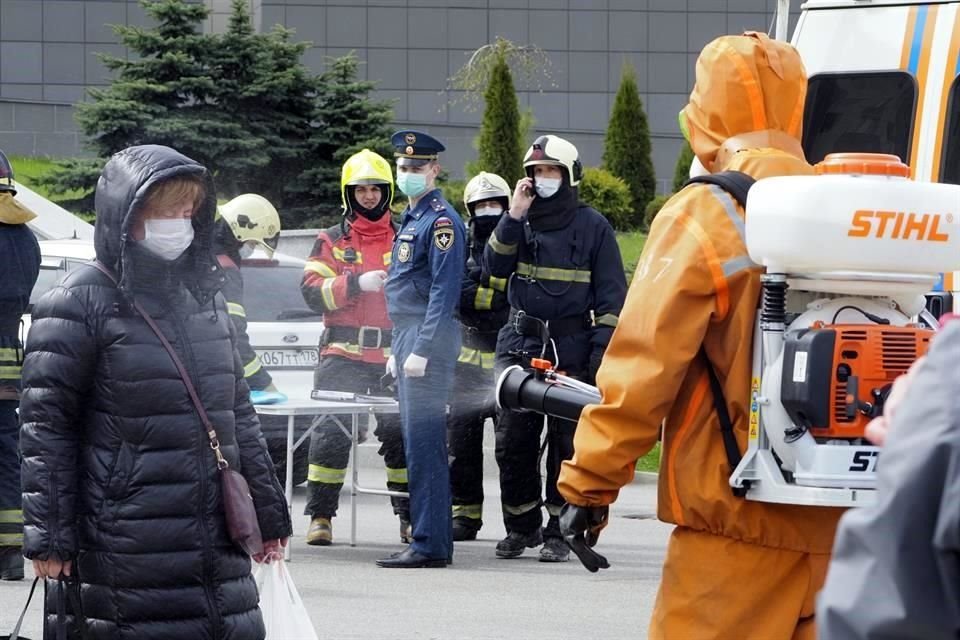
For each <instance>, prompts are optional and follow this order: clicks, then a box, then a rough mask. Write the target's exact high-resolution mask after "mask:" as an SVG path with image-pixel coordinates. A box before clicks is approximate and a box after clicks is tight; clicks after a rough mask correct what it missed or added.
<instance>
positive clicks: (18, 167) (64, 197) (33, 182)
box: [10, 156, 95, 223]
mask: <svg viewBox="0 0 960 640" xmlns="http://www.w3.org/2000/svg"><path fill="white" fill-rule="evenodd" d="M10 164H12V165H13V174H14V175H15V176H16V180H17V182H19V183H20V184H22V185H23V186H25V187H28V188H29V189H30V190H31V191H35V192H36V193H37V195H40V196H43V197H44V198H46V199H47V200H50V201H52V202H57V204H60V206H62V207H64V208H65V209H67V210H69V211H71V212H72V213H74V214H76V215H78V216H79V217H80V218H82V219H84V220H86V221H87V222H90V223H92V222H93V220H94V218H95V216H94V214H93V212H92V211H74V210H73V207H71V206H69V202H70V201H71V200H76V199H79V198H80V197H82V196H83V194H84V192H83V191H82V190H80V189H71V190H69V191H67V192H66V193H58V194H57V195H56V196H54V195H53V194H51V193H50V190H49V189H48V188H47V187H46V186H45V185H42V184H40V182H39V179H40V178H41V177H42V176H44V175H46V174H47V173H49V172H50V171H52V170H53V169H55V168H56V166H57V159H56V158H47V157H37V158H33V157H28V156H10ZM62 201H66V202H62Z"/></svg>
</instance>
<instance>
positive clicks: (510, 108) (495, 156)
mask: <svg viewBox="0 0 960 640" xmlns="http://www.w3.org/2000/svg"><path fill="white" fill-rule="evenodd" d="M496 56H497V57H496V60H495V61H494V63H493V67H492V68H491V70H490V82H489V84H488V85H487V89H486V91H485V92H484V94H483V98H484V103H485V105H486V106H485V107H484V110H483V121H482V123H481V124H480V137H479V141H478V143H477V150H478V152H479V157H478V158H477V164H476V166H477V167H478V168H479V169H480V170H481V171H489V172H491V173H495V174H497V175H499V176H500V177H502V178H503V179H504V180H506V181H507V184H514V183H515V182H516V181H517V180H519V179H520V178H522V177H523V175H524V173H523V152H524V149H525V144H524V142H525V141H524V140H522V139H521V137H520V129H521V116H520V107H519V105H518V103H517V94H516V91H514V88H513V76H512V75H511V74H510V66H509V65H508V64H507V59H506V53H505V48H504V46H501V45H500V43H499V42H498V46H497V50H496Z"/></svg>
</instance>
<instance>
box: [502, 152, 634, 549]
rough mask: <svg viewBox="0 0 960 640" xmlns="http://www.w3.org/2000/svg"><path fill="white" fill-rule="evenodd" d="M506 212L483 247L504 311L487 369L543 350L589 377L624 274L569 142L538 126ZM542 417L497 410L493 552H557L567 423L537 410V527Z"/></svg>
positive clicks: (617, 306) (568, 448)
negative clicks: (498, 521)
mask: <svg viewBox="0 0 960 640" xmlns="http://www.w3.org/2000/svg"><path fill="white" fill-rule="evenodd" d="M524 167H525V169H526V172H527V177H526V178H523V179H521V180H520V181H519V182H517V187H516V189H515V191H514V193H513V203H512V206H511V209H510V211H509V215H506V216H503V218H502V219H501V220H500V223H499V224H498V225H497V228H496V230H495V231H494V233H493V235H491V236H490V241H489V242H488V243H487V248H486V251H485V255H484V273H485V275H489V276H490V277H494V278H509V279H510V284H509V292H508V298H509V301H510V306H511V310H510V320H509V322H508V324H507V326H505V327H504V328H503V329H501V331H500V335H499V337H498V340H497V370H498V371H502V370H503V369H505V368H506V367H509V366H511V365H517V364H519V365H523V366H528V365H529V363H530V359H531V358H541V357H542V358H546V359H548V360H550V361H552V362H553V363H554V364H555V365H556V366H557V368H558V369H559V370H561V371H563V372H565V373H566V374H568V375H571V376H574V377H577V378H579V379H582V380H584V381H586V382H589V383H590V384H593V382H594V377H595V375H596V372H597V369H598V368H599V366H600V360H601V358H602V357H603V352H604V350H605V349H606V347H607V344H608V343H609V341H610V336H611V335H612V334H613V329H614V327H616V325H617V319H618V317H619V314H620V310H621V308H622V306H623V301H624V298H625V297H626V291H627V282H626V278H625V276H624V273H623V262H622V260H621V259H620V250H619V248H618V246H617V241H616V237H615V235H614V232H613V229H612V228H611V227H610V224H609V223H608V222H607V220H606V219H605V218H604V217H603V216H602V215H600V214H599V213H598V212H597V211H595V210H594V209H592V208H590V207H588V206H586V205H584V204H582V203H580V202H579V201H578V199H577V185H578V184H579V182H580V178H581V176H582V167H581V164H580V159H579V154H578V152H577V148H576V147H575V146H573V145H572V144H571V143H570V142H568V141H567V140H564V139H563V138H558V137H557V136H552V135H547V136H541V137H539V138H537V139H536V140H535V141H534V143H533V145H532V146H531V147H530V149H528V150H527V153H526V156H525V157H524ZM543 421H544V419H543V417H542V416H540V415H537V414H533V413H515V412H511V411H504V412H502V414H501V416H500V420H499V422H498V423H497V428H496V436H497V438H496V456H497V463H498V465H499V466H500V490H501V499H502V502H503V505H502V506H503V519H504V524H505V525H506V529H507V537H506V538H504V539H503V540H501V541H500V542H499V543H498V544H497V550H496V555H497V557H500V558H516V557H517V556H519V555H520V554H522V553H523V551H524V549H525V548H528V547H536V546H539V545H540V544H541V543H543V548H542V549H541V550H540V560H541V561H542V562H564V561H566V560H567V558H568V555H569V548H568V547H567V545H566V543H564V541H563V538H562V537H561V534H560V527H559V520H558V517H559V515H560V508H561V507H562V506H563V502H564V501H563V498H562V497H561V496H560V494H559V492H558V490H557V477H558V475H559V473H560V464H561V462H562V461H563V460H568V459H570V458H571V457H572V455H573V432H574V429H575V428H576V424H575V423H573V422H568V421H564V420H559V419H554V418H550V419H548V420H547V445H548V450H547V486H546V507H547V511H548V513H549V515H550V519H549V521H548V523H547V526H546V527H545V528H544V529H543V530H542V531H541V525H542V523H543V514H542V512H541V508H540V507H541V505H542V504H543V499H542V496H541V488H540V468H539V464H538V463H539V453H540V435H541V433H542V431H543Z"/></svg>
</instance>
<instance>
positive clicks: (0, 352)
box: [0, 347, 20, 362]
mask: <svg viewBox="0 0 960 640" xmlns="http://www.w3.org/2000/svg"><path fill="white" fill-rule="evenodd" d="M4 360H6V361H7V362H20V353H19V352H18V351H17V350H16V349H14V348H12V347H2V348H0V362H3V361H4Z"/></svg>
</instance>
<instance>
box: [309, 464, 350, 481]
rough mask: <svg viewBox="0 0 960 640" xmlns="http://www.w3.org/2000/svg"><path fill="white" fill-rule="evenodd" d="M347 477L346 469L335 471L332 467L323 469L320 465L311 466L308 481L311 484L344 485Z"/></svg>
mask: <svg viewBox="0 0 960 640" xmlns="http://www.w3.org/2000/svg"><path fill="white" fill-rule="evenodd" d="M346 477H347V470H346V469H334V468H332V467H321V466H320V465H318V464H311V465H310V466H309V467H308V470H307V480H309V481H310V482H321V483H323V484H343V479H344V478H346Z"/></svg>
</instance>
